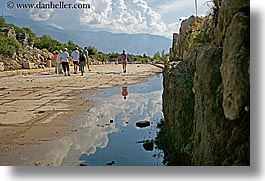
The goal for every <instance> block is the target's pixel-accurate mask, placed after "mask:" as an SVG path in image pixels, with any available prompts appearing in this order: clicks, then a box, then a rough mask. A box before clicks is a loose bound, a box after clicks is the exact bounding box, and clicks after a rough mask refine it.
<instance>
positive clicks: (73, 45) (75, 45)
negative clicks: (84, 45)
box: [66, 40, 79, 52]
mask: <svg viewBox="0 0 265 181" xmlns="http://www.w3.org/2000/svg"><path fill="white" fill-rule="evenodd" d="M76 47H77V48H79V46H78V45H77V44H75V43H74V42H73V41H72V40H69V41H68V42H67V44H66V48H68V50H69V51H70V52H72V51H73V50H74V49H75V48H76Z"/></svg>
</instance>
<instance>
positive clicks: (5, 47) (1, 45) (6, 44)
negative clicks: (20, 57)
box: [0, 35, 22, 57]
mask: <svg viewBox="0 0 265 181" xmlns="http://www.w3.org/2000/svg"><path fill="white" fill-rule="evenodd" d="M20 49H22V45H21V44H20V43H19V42H18V41H17V40H16V39H15V38H9V37H6V36H2V35H0V54H2V55H4V56H8V57H12V55H13V54H14V53H15V52H16V51H18V50H20Z"/></svg>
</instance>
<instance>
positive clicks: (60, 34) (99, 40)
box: [4, 16, 171, 56]
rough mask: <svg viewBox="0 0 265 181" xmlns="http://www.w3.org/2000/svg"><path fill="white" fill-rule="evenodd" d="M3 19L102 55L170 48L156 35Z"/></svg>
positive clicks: (166, 49) (141, 52) (6, 17)
mask: <svg viewBox="0 0 265 181" xmlns="http://www.w3.org/2000/svg"><path fill="white" fill-rule="evenodd" d="M4 18H5V21H6V22H7V23H12V24H15V25H16V26H19V27H27V28H30V29H31V30H32V31H33V32H34V33H36V35H37V36H42V35H44V34H46V35H50V36H51V37H53V38H54V39H56V40H58V41H60V42H62V43H66V42H67V41H69V40H72V41H73V42H74V43H76V44H78V45H79V46H81V47H84V46H89V45H91V46H93V47H95V48H97V49H98V51H100V52H104V53H111V52H121V51H122V50H123V49H125V50H126V51H127V53H130V54H139V55H142V54H144V53H145V54H147V55H150V56H153V55H154V54H155V53H156V52H158V51H160V52H161V51H162V50H165V52H168V51H169V48H170V47H171V40H170V39H168V38H166V37H163V36H158V35H151V34H127V33H119V34H118V33H111V32H107V31H83V30H66V29H59V28H56V27H54V26H51V25H49V24H48V23H47V22H40V21H34V20H31V19H25V18H19V17H14V16H4Z"/></svg>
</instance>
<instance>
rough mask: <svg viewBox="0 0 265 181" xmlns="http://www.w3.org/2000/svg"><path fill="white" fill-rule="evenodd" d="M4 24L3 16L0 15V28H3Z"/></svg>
mask: <svg viewBox="0 0 265 181" xmlns="http://www.w3.org/2000/svg"><path fill="white" fill-rule="evenodd" d="M4 26H5V19H4V18H3V17H0V28H3V27H4Z"/></svg>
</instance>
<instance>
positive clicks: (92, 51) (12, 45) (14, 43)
mask: <svg viewBox="0 0 265 181" xmlns="http://www.w3.org/2000/svg"><path fill="white" fill-rule="evenodd" d="M5 27H13V28H14V31H15V32H16V34H27V35H29V38H28V42H29V44H32V45H33V46H34V47H36V48H38V49H40V50H42V51H44V52H50V53H55V52H56V51H58V50H63V49H64V48H67V49H68V50H69V52H71V51H73V50H74V49H75V48H76V47H78V48H79V49H81V48H83V47H80V46H78V45H77V44H75V43H74V42H73V41H72V40H69V41H68V42H67V43H61V42H59V41H58V40H55V39H53V38H52V37H51V36H50V35H42V36H40V37H38V36H36V34H35V33H34V32H32V30H31V29H30V28H24V27H22V28H20V27H18V26H16V25H14V24H8V23H6V22H5V19H4V18H3V17H0V28H5ZM87 50H88V54H89V57H90V58H91V59H94V60H98V61H101V62H108V61H115V60H119V59H120V54H119V53H116V52H112V53H108V54H106V53H103V52H99V51H98V49H97V48H95V47H93V46H91V45H88V46H87ZM17 51H24V50H23V45H22V43H21V42H19V41H18V40H17V39H16V38H11V37H7V36H5V34H4V33H3V32H2V33H0V54H2V55H4V56H7V57H11V56H12V55H13V54H14V53H15V52H17ZM129 57H130V61H134V62H139V63H148V62H153V61H158V62H162V61H163V57H164V51H162V52H159V51H158V52H156V53H155V54H154V56H153V57H150V56H149V55H147V54H143V55H129Z"/></svg>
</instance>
